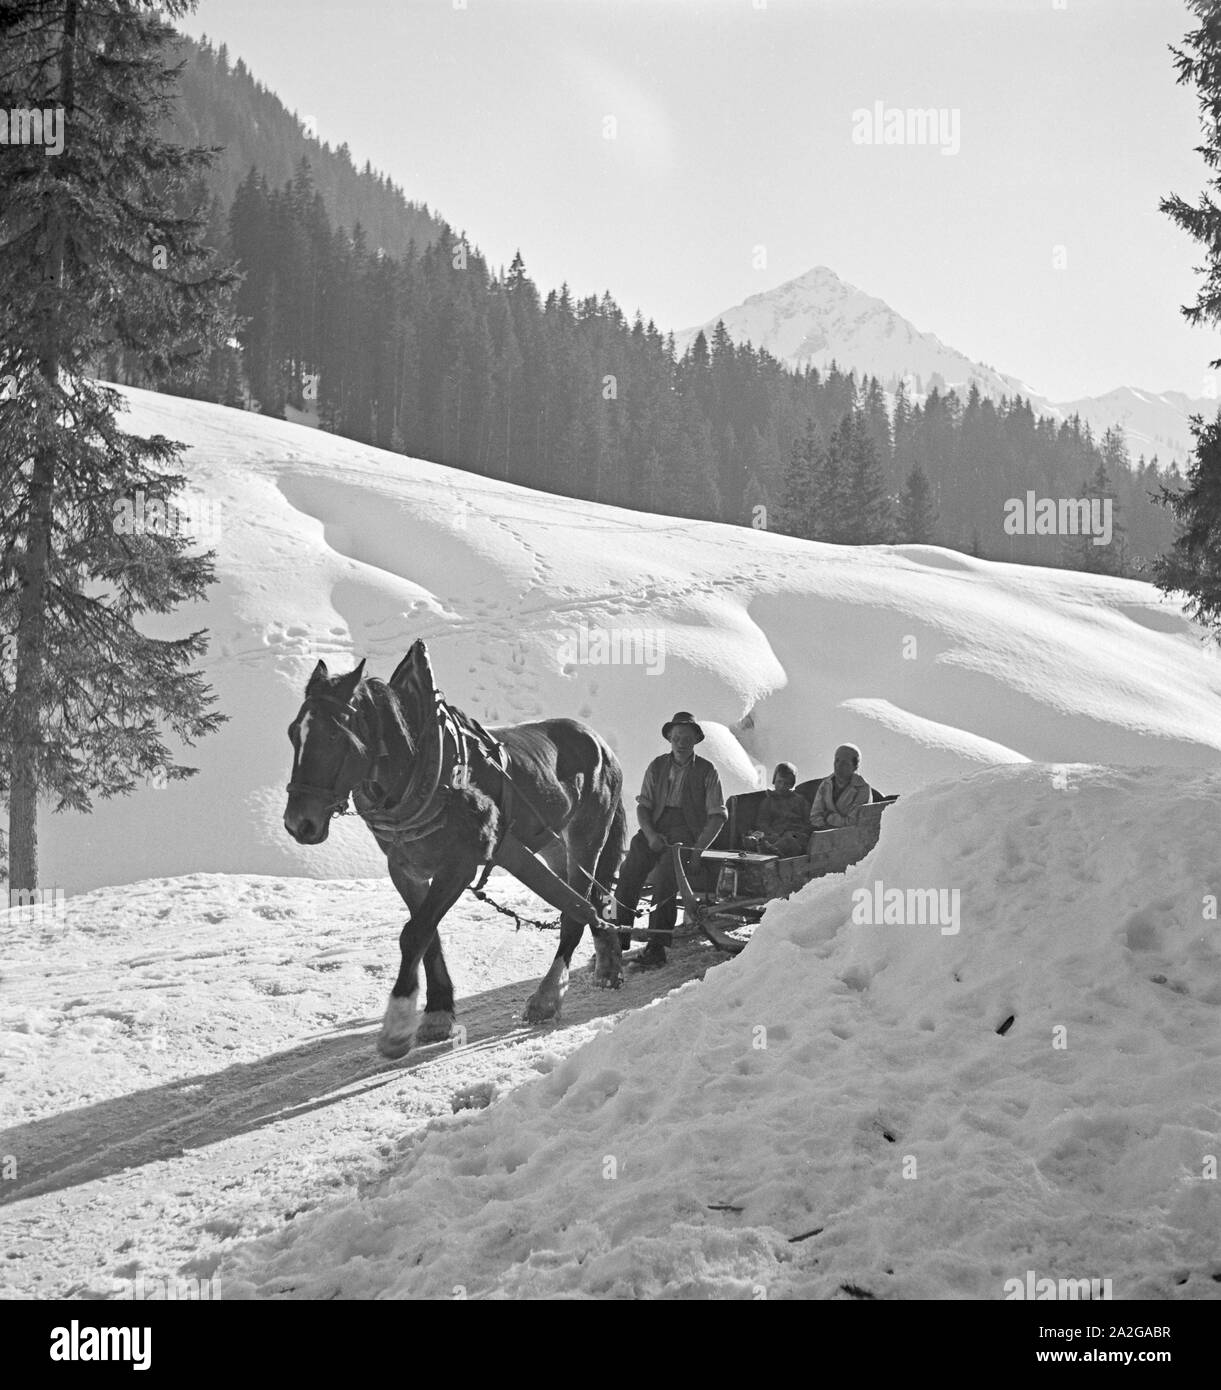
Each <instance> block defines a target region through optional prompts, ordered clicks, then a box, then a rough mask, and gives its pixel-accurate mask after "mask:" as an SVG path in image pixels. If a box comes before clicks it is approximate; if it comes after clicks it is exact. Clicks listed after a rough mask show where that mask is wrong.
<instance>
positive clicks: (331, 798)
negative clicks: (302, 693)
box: [285, 695, 359, 816]
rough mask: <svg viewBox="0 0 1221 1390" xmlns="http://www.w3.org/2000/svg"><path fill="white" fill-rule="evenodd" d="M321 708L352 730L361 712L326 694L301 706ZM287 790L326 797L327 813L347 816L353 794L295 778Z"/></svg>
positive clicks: (345, 727) (290, 792)
mask: <svg viewBox="0 0 1221 1390" xmlns="http://www.w3.org/2000/svg"><path fill="white" fill-rule="evenodd" d="M311 705H312V706H314V707H315V708H317V709H319V710H321V711H322V712H323V713H324V714H327V715H329V717H330V718H331V719H332V720H334V722H335V723H337V724H338V725H340V727H341V728H344V729H347V730H348V731H349V732H350V731H351V724H350V721H351V720H352V719H354V718H356V716H357V715H358V714H359V711H358V710H357V708H356V706H355V705H353V704H340V702H339V701H338V700H329V699H327V697H326V696H325V695H311V696H310V697H309V699H307V700H306V701H305V703H304V704H303V705H302V706H301V708H302V710H307V709H309V708H310V706H311ZM285 790H286V791H287V792H288V794H289V796H295V795H297V794H300V795H303V796H316V797H320V798H323V799H325V803H326V804H325V805H324V806H323V808H322V809H323V812H324V814H327V815H334V816H346V815H348V814H349V811H348V798H349V797H350V796H351V795H352V793H351V792H350V791H347V792H344V794H343V795H342V796H340V795H339V792H338V788H336V787H316V786H314V785H313V783H311V782H302V781H299V780H298V779H296V778H294V779H293V781H291V782H289V783H288V785H287V787H286V788H285Z"/></svg>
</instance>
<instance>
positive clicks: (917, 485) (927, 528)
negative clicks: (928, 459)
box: [899, 463, 937, 545]
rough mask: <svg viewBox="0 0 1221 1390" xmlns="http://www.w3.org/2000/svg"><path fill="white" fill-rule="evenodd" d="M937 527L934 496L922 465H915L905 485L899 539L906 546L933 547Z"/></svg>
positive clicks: (901, 505) (900, 514)
mask: <svg viewBox="0 0 1221 1390" xmlns="http://www.w3.org/2000/svg"><path fill="white" fill-rule="evenodd" d="M936 526H937V514H936V512H935V511H934V510H933V494H932V489H931V488H930V487H929V484H928V478H927V477H926V476H925V473H924V469H923V468H921V467H920V465H919V464H918V463H917V464H914V465H913V466H912V469H911V471H910V472H909V473H908V475H907V481H906V482H905V483H904V485H903V497H902V501H901V504H900V511H899V538H900V540H901V542H902V543H903V544H904V545H932V544H933V543H934V542H933V536H934V533H935V531H936Z"/></svg>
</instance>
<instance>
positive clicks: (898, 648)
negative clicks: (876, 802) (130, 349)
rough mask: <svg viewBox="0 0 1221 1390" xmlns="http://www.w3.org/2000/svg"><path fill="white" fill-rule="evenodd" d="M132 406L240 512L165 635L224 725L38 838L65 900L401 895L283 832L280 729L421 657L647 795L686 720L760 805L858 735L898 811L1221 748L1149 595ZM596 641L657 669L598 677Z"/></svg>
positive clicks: (1212, 708)
mask: <svg viewBox="0 0 1221 1390" xmlns="http://www.w3.org/2000/svg"><path fill="white" fill-rule="evenodd" d="M125 394H126V396H127V397H128V398H129V399H130V401H131V405H132V410H131V412H130V415H129V416H127V417H125V420H126V421H127V422H128V423H129V424H130V427H131V428H133V429H137V430H141V431H150V432H151V431H153V430H158V431H161V432H163V433H165V434H166V435H168V436H170V437H171V438H176V439H180V440H182V441H184V442H185V443H187V444H188V445H189V446H190V447H189V450H188V453H187V454H186V456H185V462H184V468H185V471H186V472H187V473H188V475H189V478H190V485H191V488H192V489H193V490H194V491H195V492H197V493H201V494H203V495H204V496H205V497H206V498H207V499H208V500H209V501H210V502H212V503H213V504H216V503H219V506H220V513H219V516H220V527H219V539H218V540H217V541H216V542H215V544H216V548H217V572H218V575H219V580H220V582H219V583H218V584H217V585H216V586H215V587H214V588H213V589H212V590H211V591H210V593H209V598H208V600H207V601H206V602H204V603H202V604H199V605H195V606H193V607H191V608H189V609H184V610H181V611H180V612H179V613H177V614H174V615H170V616H169V617H167V618H164V619H157V620H155V622H156V626H155V630H157V631H159V632H163V633H165V634H175V635H176V634H181V633H183V632H186V631H188V630H190V629H192V628H196V627H207V628H208V629H209V630H210V632H211V634H212V643H211V648H210V650H209V652H208V655H207V657H206V658H205V660H204V662H203V668H204V670H205V672H206V675H207V678H208V680H209V683H210V684H211V685H212V687H213V688H214V690H215V691H216V693H217V695H218V697H219V705H218V708H219V709H221V710H222V711H223V712H224V713H225V714H227V715H228V716H229V722H228V723H227V724H226V725H225V726H224V727H223V728H222V730H221V731H220V733H218V734H217V735H215V736H213V737H211V738H208V739H206V740H204V741H203V742H202V743H201V744H199V745H198V746H197V747H196V748H195V749H193V750H186V753H185V755H184V760H185V761H187V762H189V763H190V764H191V765H193V766H197V767H198V768H199V773H198V775H197V776H196V777H193V778H191V779H189V780H188V781H186V782H185V783H177V782H176V783H171V784H169V785H160V784H159V783H152V784H150V785H149V786H147V787H145V788H142V789H141V790H139V791H138V792H137V793H136V794H135V795H133V796H130V797H127V798H123V799H120V800H115V801H99V802H98V803H97V808H96V811H95V813H94V814H93V815H92V816H89V817H82V816H78V815H74V814H68V815H62V816H51V815H45V816H44V817H43V818H42V822H41V826H40V834H41V839H42V846H43V855H44V859H43V864H44V873H45V881H46V882H47V883H48V884H51V885H54V886H57V887H60V888H62V889H64V890H65V891H66V892H67V893H68V894H75V893H79V892H80V891H82V890H85V889H90V888H95V887H98V886H101V885H107V884H116V883H124V882H133V881H136V880H141V879H146V878H150V877H171V876H176V875H181V874H188V873H243V874H271V875H297V874H306V875H311V876H317V877H322V878H332V877H349V876H355V877H371V876H374V875H377V874H380V873H381V872H382V871H383V861H382V858H381V855H380V852H379V851H378V850H377V847H376V845H375V843H374V841H373V840H372V837H371V836H369V835H368V833H367V832H366V831H365V830H364V828H363V826H361V825H360V824H359V823H353V818H348V819H347V820H341V821H338V822H336V823H335V825H334V827H333V829H332V833H331V836H330V839H329V840H328V842H327V843H326V844H325V845H322V846H318V847H313V848H308V847H303V846H300V845H297V844H296V843H295V842H294V841H292V840H291V839H290V838H289V836H288V835H287V834H285V832H284V828H283V825H282V823H281V817H282V815H283V810H284V785H285V783H286V782H287V781H288V777H289V772H290V768H291V750H290V745H289V742H288V738H287V735H286V730H287V726H288V724H289V722H290V720H291V719H292V717H293V716H294V714H295V713H296V711H297V708H298V707H299V705H300V702H301V698H302V694H303V689H304V684H305V680H306V678H307V676H308V674H309V672H310V670H311V669H312V667H313V665H314V663H315V662H316V661H317V660H318V658H319V657H321V658H322V659H324V660H325V661H326V662H327V663H328V666H329V667H330V669H331V670H348V669H350V668H351V667H352V666H354V665H355V664H356V662H357V661H358V660H359V659H360V658H361V657H367V658H368V662H369V666H368V669H369V671H370V672H371V673H372V674H376V675H380V676H382V677H387V676H389V674H390V672H391V671H392V670H393V669H394V667H395V665H396V664H397V663H398V661H399V659H400V658H401V657H402V655H403V654H404V652H405V651H406V650H407V648H408V646H410V644H411V642H412V641H413V640H414V639H415V638H417V637H423V638H425V639H426V640H427V642H428V645H429V649H430V653H431V656H432V661H433V666H434V669H435V671H436V675H437V680H438V683H439V685H440V686H441V688H442V689H443V690H444V691H445V692H446V694H447V695H448V696H449V697H450V698H451V699H452V700H454V701H455V702H456V703H457V704H458V705H460V706H461V707H462V708H463V709H465V710H466V711H467V712H468V713H470V714H473V715H474V716H475V717H476V718H477V719H480V720H482V721H484V722H485V723H493V724H494V723H496V722H513V721H520V720H526V719H530V718H534V717H537V716H539V715H554V714H568V715H576V716H578V717H580V718H584V719H587V720H588V721H589V722H590V723H592V724H593V725H594V726H595V727H596V728H597V729H598V730H599V731H600V732H601V733H602V734H603V735H604V736H606V737H607V739H608V740H609V741H610V743H611V745H612V747H614V748H615V749H616V751H617V752H618V754H619V756H620V758H621V760H622V762H623V763H624V766H625V770H626V774H627V777H628V780H629V783H638V782H639V779H640V777H641V776H642V774H643V770H644V766H645V764H646V762H647V761H648V759H649V758H650V757H652V756H654V755H655V754H656V752H657V751H658V747H659V744H660V729H661V725H662V724H663V723H664V722H665V721H666V720H667V719H668V718H670V716H671V715H672V714H673V713H674V711H675V710H678V709H690V710H693V711H694V712H695V714H696V716H697V717H698V718H699V719H700V720H701V722H702V723H703V726H704V728H705V730H706V731H707V733H708V741H707V743H706V745H705V746H704V751H705V752H711V753H712V754H713V756H715V758H716V760H717V762H718V764H719V766H720V768H721V772H722V779H723V781H724V784H725V788H726V791H727V792H728V793H733V792H736V791H742V790H746V789H749V788H754V787H758V786H765V785H767V784H768V782H769V780H770V771H771V768H772V767H773V766H774V765H775V764H776V763H777V762H779V761H780V760H782V759H787V760H790V761H794V762H796V763H797V765H798V768H799V770H800V772H801V774H802V776H807V777H812V776H816V775H818V774H819V773H821V772H823V771H825V770H827V769H828V768H829V764H830V761H831V755H832V752H833V750H834V748H835V746H836V744H838V743H841V742H844V741H845V740H847V741H850V742H854V743H857V744H859V745H860V746H861V748H862V749H863V750H864V759H865V761H864V763H863V765H862V772H863V773H864V775H865V776H866V778H869V779H872V780H874V781H875V782H876V783H877V784H878V785H879V786H881V787H882V788H883V790H885V791H887V792H907V791H910V790H912V789H914V788H915V787H917V786H920V785H923V784H924V783H927V782H929V781H931V780H935V779H936V778H940V777H947V776H954V775H956V774H958V773H962V772H967V771H971V770H973V769H975V768H976V767H978V765H979V763H980V760H981V757H991V756H992V755H993V753H995V756H996V757H997V758H999V759H1002V760H1013V759H1015V758H1026V759H1034V760H1036V761H1051V762H1065V761H1090V762H1116V763H1146V762H1152V763H1161V764H1168V765H1173V766H1179V767H1204V766H1212V765H1215V764H1216V763H1217V762H1218V760H1219V754H1221V666H1219V665H1218V661H1217V658H1216V655H1215V653H1214V652H1213V651H1212V650H1208V649H1206V648H1204V647H1203V646H1202V645H1201V634H1200V630H1199V629H1198V628H1196V627H1195V626H1194V625H1193V624H1192V623H1191V622H1190V621H1189V620H1188V619H1187V618H1186V616H1185V615H1184V614H1183V611H1182V609H1181V607H1179V605H1177V604H1171V603H1167V602H1165V601H1163V600H1162V599H1161V597H1160V595H1159V594H1158V593H1157V591H1156V590H1154V589H1153V588H1152V587H1151V586H1149V585H1146V584H1139V583H1135V582H1132V581H1128V580H1116V579H1108V578H1093V577H1090V576H1087V575H1082V574H1072V573H1068V572H1066V571H1062V570H1045V569H1035V568H1030V567H1023V566H1012V565H1003V564H993V563H989V562H987V561H983V560H974V559H972V558H970V557H968V556H963V555H959V554H957V553H955V552H952V551H946V550H939V549H936V548H934V547H927V546H909V547H872V548H867V549H852V548H841V547H837V546H830V545H816V544H811V543H808V542H802V541H794V540H791V539H789V538H787V537H783V536H778V535H773V534H769V533H767V532H762V531H750V530H745V529H743V528H740V527H729V526H723V525H715V524H709V523H701V522H692V521H685V520H681V519H678V518H671V517H654V516H644V515H641V514H639V513H634V512H628V511H624V510H621V509H618V508H612V507H600V506H597V505H595V504H593V503H588V502H579V501H573V500H570V499H566V498H562V497H553V496H549V495H546V494H541V493H534V492H530V491H528V490H527V489H524V488H520V487H514V486H511V485H508V484H505V483H502V482H498V481H495V480H492V479H487V478H478V477H471V476H469V475H464V474H461V473H456V472H454V471H453V470H450V469H446V468H443V467H440V466H438V465H434V464H429V463H425V462H421V461H420V460H416V459H407V458H403V457H402V456H400V455H395V454H389V453H385V452H383V451H380V450H377V449H373V448H368V447H366V446H363V445H360V444H356V443H353V442H351V441H348V440H343V439H339V438H336V437H335V436H333V435H329V434H324V433H321V432H320V431H317V430H314V429H306V428H301V427H299V426H293V425H290V424H287V423H285V422H283V421H274V420H271V419H267V418H265V417H262V416H258V415H252V414H249V413H245V412H240V411H233V410H226V409H224V408H223V407H219V406H213V405H208V404H205V403H202V402H197V401H188V400H179V399H175V398H172V397H166V396H158V395H154V394H151V393H147V392H142V391H134V390H133V391H127V392H125ZM582 630H584V632H585V633H586V638H587V640H586V646H585V648H584V649H582V648H581V634H582ZM599 633H601V634H603V635H608V636H617V637H619V638H621V639H623V640H624V641H626V642H628V646H627V648H626V650H627V652H628V654H629V655H631V653H632V650H633V649H632V648H631V646H630V642H631V640H633V639H634V640H635V641H636V642H637V643H638V645H637V646H636V647H635V648H634V650H635V652H636V654H637V655H638V656H639V657H641V658H644V659H638V660H636V661H635V662H630V661H629V662H620V663H618V664H607V663H604V662H598V661H597V660H596V658H597V656H598V650H597V647H596V645H591V643H590V641H589V640H588V639H589V637H590V635H591V634H592V635H593V636H595V637H596V636H597V634H599ZM623 650H624V648H623V646H622V645H621V647H620V654H622V652H623ZM574 652H575V656H576V659H574ZM658 653H660V657H661V659H660V660H657V659H649V658H656V657H657V655H658ZM582 657H585V658H586V659H581V658H582ZM71 904H72V899H71V898H69V909H70V910H71Z"/></svg>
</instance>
